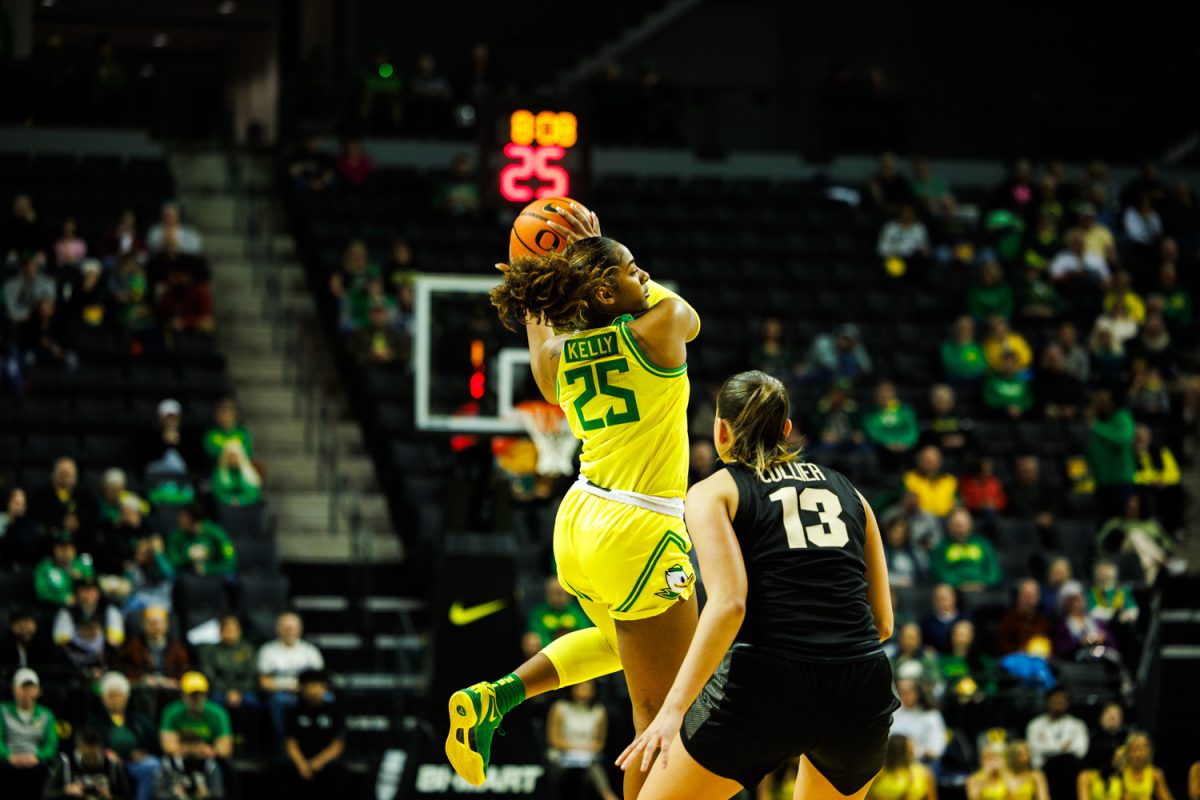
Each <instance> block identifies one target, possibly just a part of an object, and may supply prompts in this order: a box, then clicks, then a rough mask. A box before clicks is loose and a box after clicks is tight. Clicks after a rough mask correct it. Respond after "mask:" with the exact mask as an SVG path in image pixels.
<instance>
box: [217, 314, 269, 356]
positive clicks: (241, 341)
mask: <svg viewBox="0 0 1200 800" xmlns="http://www.w3.org/2000/svg"><path fill="white" fill-rule="evenodd" d="M218 322H219V320H218ZM217 344H218V346H219V347H220V348H221V350H222V351H223V352H225V353H238V354H239V355H248V356H253V357H254V358H272V357H273V358H281V357H282V356H281V355H280V354H279V352H277V351H276V350H275V347H274V346H273V345H272V344H271V337H270V336H266V337H251V336H241V335H238V334H237V332H236V330H234V331H233V332H229V331H225V330H222V329H221V327H220V325H218V326H217Z"/></svg>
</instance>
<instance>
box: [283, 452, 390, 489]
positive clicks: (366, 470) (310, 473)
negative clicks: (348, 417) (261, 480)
mask: <svg viewBox="0 0 1200 800" xmlns="http://www.w3.org/2000/svg"><path fill="white" fill-rule="evenodd" d="M260 452H262V451H261V450H260ZM264 462H265V463H266V464H267V468H268V470H269V472H268V477H267V491H268V492H269V493H273V492H275V491H281V492H316V491H319V489H320V487H319V486H318V485H317V463H316V459H315V457H310V456H300V455H288V456H285V455H278V454H271V456H270V458H269V460H268V459H267V458H265V457H264ZM338 476H339V477H340V479H341V481H342V486H343V488H344V489H345V490H347V491H353V492H377V491H379V484H378V482H377V481H376V479H375V467H374V465H373V464H372V463H371V462H370V460H368V459H366V458H346V459H342V460H341V461H340V462H339V464H338Z"/></svg>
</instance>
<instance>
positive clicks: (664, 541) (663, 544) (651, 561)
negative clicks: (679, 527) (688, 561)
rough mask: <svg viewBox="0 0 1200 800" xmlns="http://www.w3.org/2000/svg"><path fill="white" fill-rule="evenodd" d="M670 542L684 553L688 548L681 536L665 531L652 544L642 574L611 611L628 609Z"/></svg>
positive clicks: (639, 593) (618, 611)
mask: <svg viewBox="0 0 1200 800" xmlns="http://www.w3.org/2000/svg"><path fill="white" fill-rule="evenodd" d="M672 542H674V543H675V544H676V545H678V546H679V549H680V550H682V551H683V552H685V553H686V552H687V551H688V550H689V549H690V548H689V547H688V544H687V542H685V541H684V539H683V537H682V536H680V535H679V534H677V533H675V532H674V531H667V532H666V533H665V534H663V537H662V538H661V539H659V540H658V544H657V545H655V546H654V551H653V552H652V553H651V554H650V558H648V559H647V560H646V566H644V567H643V568H642V574H641V575H639V576H638V579H637V583H635V584H634V586H633V591H631V592H630V593H629V596H628V597H626V598H625V602H623V603H621V605H619V606H617V607H616V608H614V609H613V611H616V612H617V613H619V614H620V613H624V612H626V611H628V610H629V609H630V608H631V607H632V606H633V604H634V603H635V602H637V599H638V597H639V596H640V595H641V594H642V591H643V590H644V589H645V588H646V583H647V581H649V580H650V576H651V575H653V574H654V567H655V565H656V564H657V563H658V559H659V558H660V557H661V556H662V554H663V552H664V551H665V550H666V549H667V545H668V544H671V543H672Z"/></svg>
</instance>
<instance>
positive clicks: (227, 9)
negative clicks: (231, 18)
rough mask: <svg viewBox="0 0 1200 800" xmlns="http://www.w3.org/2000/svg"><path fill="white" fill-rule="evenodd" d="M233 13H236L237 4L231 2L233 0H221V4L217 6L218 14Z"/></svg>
mask: <svg viewBox="0 0 1200 800" xmlns="http://www.w3.org/2000/svg"><path fill="white" fill-rule="evenodd" d="M235 11H237V3H235V2H233V0H222V2H220V3H218V4H217V13H218V14H232V13H233V12H235Z"/></svg>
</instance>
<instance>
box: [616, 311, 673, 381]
mask: <svg viewBox="0 0 1200 800" xmlns="http://www.w3.org/2000/svg"><path fill="white" fill-rule="evenodd" d="M616 325H617V330H618V331H620V333H621V338H622V339H623V340H624V341H625V346H626V347H628V348H629V351H630V352H631V353H633V357H634V358H636V359H637V361H638V363H639V364H641V365H642V369H644V370H646V371H647V372H649V373H650V374H651V375H655V376H657V377H659V378H678V377H679V376H680V375H683V374H684V373H686V372H687V362H684V363H683V364H681V365H680V366H678V367H672V368H667V367H660V366H658V365H657V364H655V363H654V362H653V361H651V360H650V359H649V358H647V357H646V354H645V353H643V352H642V348H641V347H639V346H638V343H637V340H636V339H634V337H633V334H632V333H631V332H630V331H629V329H628V328H627V327H626V321H625V317H621V318H619V319H618V320H617V323H616Z"/></svg>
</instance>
